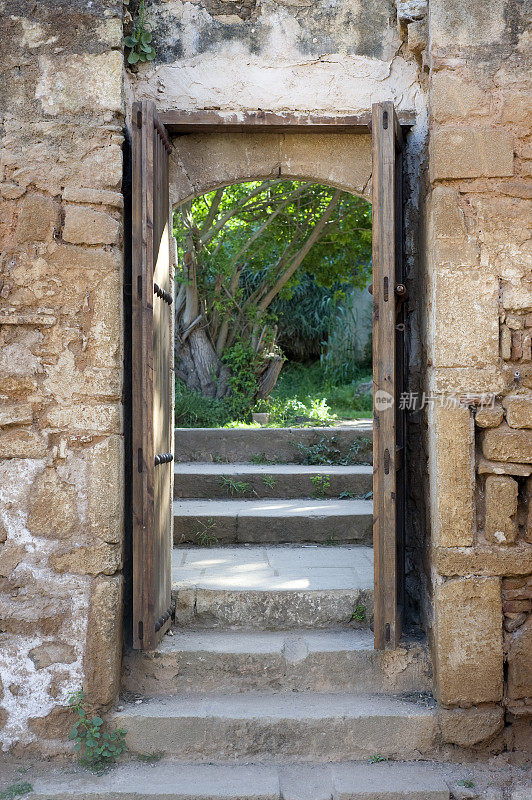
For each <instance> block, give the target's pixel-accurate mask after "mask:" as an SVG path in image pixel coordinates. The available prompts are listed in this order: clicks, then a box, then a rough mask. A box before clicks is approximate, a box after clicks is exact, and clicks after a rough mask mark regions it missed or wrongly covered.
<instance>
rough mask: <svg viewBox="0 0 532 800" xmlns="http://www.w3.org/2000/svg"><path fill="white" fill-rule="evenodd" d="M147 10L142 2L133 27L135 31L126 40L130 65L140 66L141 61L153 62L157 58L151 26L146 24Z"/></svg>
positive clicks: (142, 1)
mask: <svg viewBox="0 0 532 800" xmlns="http://www.w3.org/2000/svg"><path fill="white" fill-rule="evenodd" d="M145 14H146V10H145V8H144V0H140V5H139V15H138V17H137V21H136V22H135V24H134V25H133V30H132V31H131V33H130V34H129V36H126V37H125V39H124V44H125V46H126V47H127V48H129V51H130V52H129V55H128V57H127V62H128V64H138V63H139V61H140V62H141V63H142V62H145V61H153V59H154V58H155V48H154V47H153V45H152V43H151V41H152V33H151V30H150V26H149V25H148V24H147V23H146V22H145V19H144V17H145Z"/></svg>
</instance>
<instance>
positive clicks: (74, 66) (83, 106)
mask: <svg viewBox="0 0 532 800" xmlns="http://www.w3.org/2000/svg"><path fill="white" fill-rule="evenodd" d="M122 70H123V60H122V53H121V52H120V51H119V50H111V51H108V52H106V53H100V54H98V53H84V54H71V55H70V54H69V55H55V56H53V57H52V58H51V57H49V56H42V57H41V59H40V77H39V81H38V83H37V87H36V90H35V97H36V99H37V100H40V101H41V104H42V109H43V111H44V113H45V114H48V115H51V116H57V115H58V114H61V113H65V112H66V113H68V112H71V113H72V112H74V113H76V112H79V111H90V112H98V111H110V112H120V111H121V110H122V101H123V97H122V83H123V78H122Z"/></svg>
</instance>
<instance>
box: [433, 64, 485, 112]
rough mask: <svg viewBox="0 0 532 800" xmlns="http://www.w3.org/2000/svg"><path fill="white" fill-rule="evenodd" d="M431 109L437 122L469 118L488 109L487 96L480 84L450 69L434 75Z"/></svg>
mask: <svg viewBox="0 0 532 800" xmlns="http://www.w3.org/2000/svg"><path fill="white" fill-rule="evenodd" d="M431 88H432V95H431V99H432V103H431V111H432V115H433V117H434V119H435V120H436V122H449V121H451V122H454V121H461V120H468V119H469V118H470V117H471V114H472V113H475V112H479V111H482V110H484V111H486V110H487V98H486V94H485V92H483V91H482V89H481V88H480V86H478V85H477V84H476V83H472V82H471V81H470V80H465V79H464V78H463V77H461V76H460V75H457V74H456V73H455V72H451V71H450V70H440V71H439V72H435V73H434V75H433V77H432V87H431Z"/></svg>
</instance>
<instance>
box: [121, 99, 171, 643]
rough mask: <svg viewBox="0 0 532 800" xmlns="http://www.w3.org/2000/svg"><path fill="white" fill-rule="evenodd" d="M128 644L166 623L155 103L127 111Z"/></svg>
mask: <svg viewBox="0 0 532 800" xmlns="http://www.w3.org/2000/svg"><path fill="white" fill-rule="evenodd" d="M131 145H132V313H131V319H132V344H131V347H132V395H133V396H132V427H133V430H132V452H133V464H132V476H133V478H132V480H133V486H132V504H133V647H135V648H137V649H141V650H153V649H154V648H155V647H156V646H157V643H158V642H159V640H160V639H161V637H162V636H163V634H164V633H165V631H166V630H167V629H168V627H169V626H170V624H171V619H170V614H171V608H170V604H171V564H170V554H171V546H172V541H171V537H172V463H171V462H172V460H173V436H172V434H173V425H172V417H173V413H172V380H173V378H172V376H173V337H172V308H171V304H172V299H173V297H172V287H173V280H172V275H171V273H170V263H171V261H170V236H171V227H170V226H171V222H170V208H169V196H168V156H169V153H170V152H171V146H170V142H169V140H168V137H167V135H166V131H165V128H164V126H163V125H162V124H161V123H160V122H159V120H158V119H157V115H156V112H155V106H154V104H153V103H152V102H149V101H142V102H141V103H135V104H134V106H133V114H132V141H131Z"/></svg>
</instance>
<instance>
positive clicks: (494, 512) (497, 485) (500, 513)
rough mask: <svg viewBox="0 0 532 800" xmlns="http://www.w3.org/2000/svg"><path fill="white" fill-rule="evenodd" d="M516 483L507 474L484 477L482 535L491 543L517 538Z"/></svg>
mask: <svg viewBox="0 0 532 800" xmlns="http://www.w3.org/2000/svg"><path fill="white" fill-rule="evenodd" d="M518 490H519V487H518V484H517V481H516V480H514V478H510V476H509V475H504V476H498V475H488V477H487V478H486V522H485V529H484V535H485V537H486V539H487V541H488V542H491V543H492V544H513V543H514V542H515V540H516V539H517V519H516V514H517V494H518Z"/></svg>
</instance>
